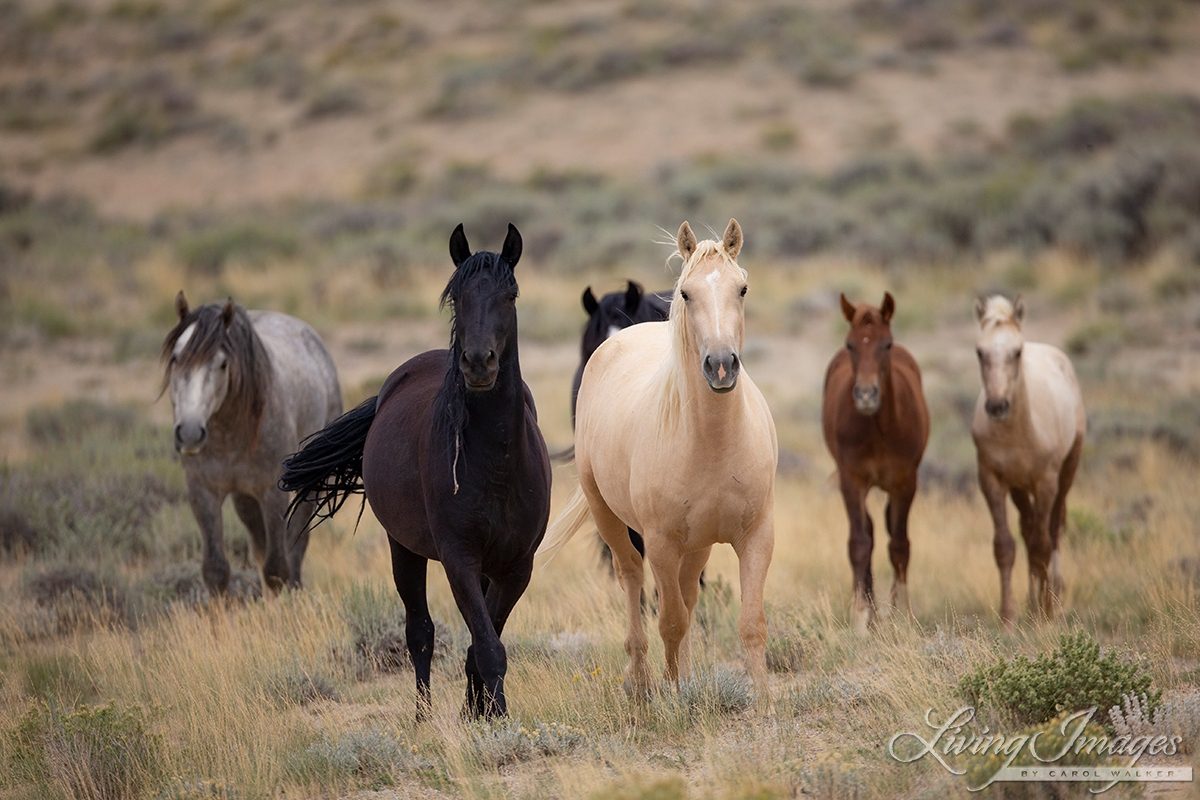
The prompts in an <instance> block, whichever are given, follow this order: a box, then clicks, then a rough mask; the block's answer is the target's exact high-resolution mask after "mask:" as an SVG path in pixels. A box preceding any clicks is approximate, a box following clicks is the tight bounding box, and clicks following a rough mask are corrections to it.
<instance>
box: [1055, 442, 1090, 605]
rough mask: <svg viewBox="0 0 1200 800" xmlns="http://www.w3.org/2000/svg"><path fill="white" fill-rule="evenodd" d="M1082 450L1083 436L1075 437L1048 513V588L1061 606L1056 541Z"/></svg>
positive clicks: (1061, 583)
mask: <svg viewBox="0 0 1200 800" xmlns="http://www.w3.org/2000/svg"><path fill="white" fill-rule="evenodd" d="M1082 452H1083V437H1082V436H1080V437H1078V438H1076V439H1075V444H1074V445H1072V446H1071V452H1069V453H1067V457H1066V459H1065V460H1064V461H1063V465H1062V467H1061V468H1060V469H1059V471H1058V493H1057V495H1056V496H1055V498H1054V509H1053V510H1052V511H1051V513H1050V588H1051V589H1052V590H1053V592H1054V599H1055V601H1056V603H1057V604H1058V605H1059V606H1060V607H1061V604H1062V595H1063V592H1064V590H1065V589H1066V584H1065V583H1063V578H1062V573H1061V572H1060V571H1059V566H1058V541H1059V536H1061V535H1062V529H1063V525H1064V524H1066V520H1067V493H1068V492H1069V491H1071V484H1072V483H1074V481H1075V471H1076V470H1077V469H1078V468H1079V457H1080V455H1081V454H1082Z"/></svg>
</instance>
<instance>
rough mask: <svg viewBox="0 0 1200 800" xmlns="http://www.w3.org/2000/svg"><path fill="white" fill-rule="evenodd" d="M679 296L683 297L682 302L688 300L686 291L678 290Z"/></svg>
mask: <svg viewBox="0 0 1200 800" xmlns="http://www.w3.org/2000/svg"><path fill="white" fill-rule="evenodd" d="M679 296H680V297H682V298H683V302H685V303H686V302H687V301H688V293H687V292H684V291H680V292H679Z"/></svg>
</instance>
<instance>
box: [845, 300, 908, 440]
mask: <svg viewBox="0 0 1200 800" xmlns="http://www.w3.org/2000/svg"><path fill="white" fill-rule="evenodd" d="M895 311H896V301H895V300H893V299H892V295H891V293H890V292H884V293H883V303H882V304H880V306H879V308H876V307H875V306H870V305H867V304H866V303H860V304H859V305H854V304H853V303H851V302H850V301H849V300H847V299H846V295H842V314H843V315H845V317H846V321H847V322H849V323H850V332H849V333H847V334H846V352H848V353H849V354H850V364H851V366H852V367H853V369H854V388H853V390H852V394H853V397H854V408H855V409H856V410H857V411H858V413H860V414H866V415H867V416H871V415H872V414H875V413H876V412H878V411H879V407H880V405H882V403H883V376H884V375H886V374H887V371H888V370H889V369H890V368H891V355H892V326H891V322H892V314H893V313H895Z"/></svg>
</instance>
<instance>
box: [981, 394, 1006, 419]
mask: <svg viewBox="0 0 1200 800" xmlns="http://www.w3.org/2000/svg"><path fill="white" fill-rule="evenodd" d="M983 410H984V411H986V412H987V415H988V416H989V417H991V418H992V419H994V420H1003V419H1005V418H1007V417H1008V412H1009V411H1011V410H1012V404H1011V403H1009V402H1008V400H1007V399H1006V398H1000V399H998V400H993V399H991V398H989V399H988V400H987V401H985V402H984V404H983Z"/></svg>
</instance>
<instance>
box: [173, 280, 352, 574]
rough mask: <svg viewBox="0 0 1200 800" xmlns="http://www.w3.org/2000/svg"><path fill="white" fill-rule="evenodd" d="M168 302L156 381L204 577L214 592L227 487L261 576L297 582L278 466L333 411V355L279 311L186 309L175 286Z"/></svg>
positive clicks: (338, 406) (295, 534) (295, 543)
mask: <svg viewBox="0 0 1200 800" xmlns="http://www.w3.org/2000/svg"><path fill="white" fill-rule="evenodd" d="M175 310H176V312H177V313H178V314H179V322H178V324H176V325H175V327H174V328H172V329H171V332H170V333H168V334H167V338H166V339H165V340H163V346H162V358H163V361H164V363H165V371H164V375H163V387H162V388H163V391H164V392H165V391H166V390H167V389H170V394H171V405H172V406H173V407H174V410H175V450H176V451H177V452H178V453H179V456H180V460H181V462H182V463H183V471H184V473H185V475H186V476H187V488H188V501H189V503H190V504H191V507H192V513H193V514H195V515H196V521H197V522H198V523H199V524H200V532H201V535H202V536H203V539H204V554H203V557H204V562H203V567H202V569H201V574H202V575H203V576H204V583H205V585H206V586H207V587H208V590H209V592H211V593H212V594H214V595H217V594H223V593H224V592H225V590H226V589H227V588H228V585H229V561H228V560H227V559H226V557H225V537H224V531H223V527H222V523H221V506H222V504H223V503H224V502H225V498H226V497H227V496H229V495H233V508H234V510H235V511H236V512H237V515H238V518H239V519H241V521H242V523H243V524H244V525H245V526H246V530H248V531H249V533H250V548H251V552H252V553H253V554H254V559H255V561H257V562H258V565H259V568H260V569H261V570H262V578H263V585H264V586H265V587H267V588H268V589H270V590H271V591H272V592H278V591H279V590H281V589H282V588H283V587H284V586H299V585H300V565H301V562H302V561H303V560H304V551H305V550H306V549H307V548H308V531H307V530H306V529H305V524H304V520H307V519H308V517H309V516H310V514H309V513H308V512H307V511H304V512H302V513H299V514H296V515H295V516H294V517H293V520H294V522H293V523H292V524H291V525H290V526H289V523H288V521H287V513H286V512H287V508H288V503H289V499H290V498H289V495H288V494H287V493H285V492H283V491H281V490H280V489H279V488H278V486H277V482H278V480H279V469H280V466H279V465H280V463H281V462H282V461H283V459H284V458H285V457H286V456H287V455H288V454H289V453H293V452H295V451H296V450H298V449H300V441H301V440H302V439H304V438H305V437H306V436H308V435H309V434H311V433H313V432H314V431H319V430H321V429H322V428H324V427H325V425H326V424H327V423H328V422H329V421H330V420H333V419H334V418H336V417H337V416H339V415H340V414H341V413H342V394H341V389H340V388H339V386H338V379H337V370H336V369H335V368H334V366H333V359H332V358H330V356H329V352H328V351H327V350H326V349H325V345H324V344H323V343H322V342H321V339H320V337H318V336H317V333H316V331H314V330H313V329H312V328H311V327H309V326H308V325H307V324H305V323H304V322H301V321H300V320H298V319H296V318H294V317H289V316H287V315H286V314H279V313H276V312H272V311H247V310H246V309H244V308H242V307H241V306H240V305H237V304H236V303H234V302H233V300H229V301H228V302H226V303H223V304H222V303H212V304H209V305H204V306H200V307H199V308H196V309H189V308H188V303H187V299H186V298H185V297H184V295H183V292H180V293H179V294H178V295H177V296H176V297H175Z"/></svg>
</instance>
